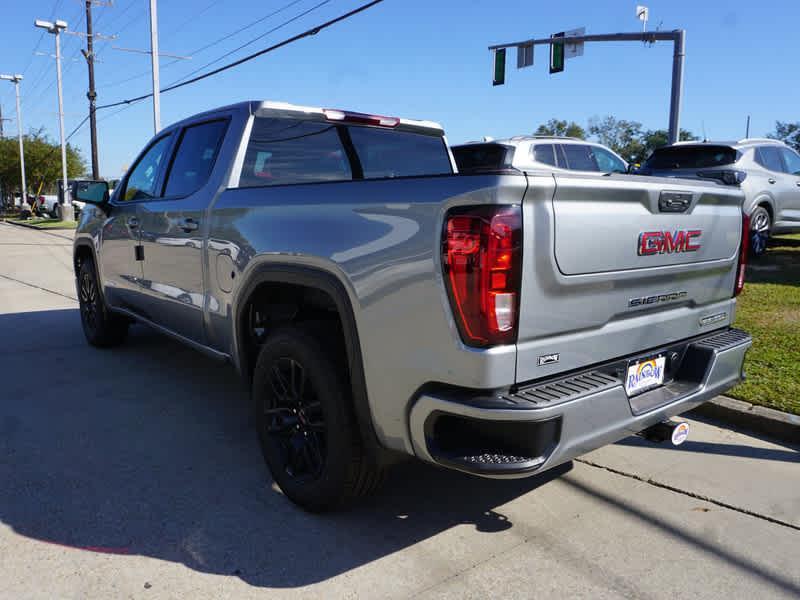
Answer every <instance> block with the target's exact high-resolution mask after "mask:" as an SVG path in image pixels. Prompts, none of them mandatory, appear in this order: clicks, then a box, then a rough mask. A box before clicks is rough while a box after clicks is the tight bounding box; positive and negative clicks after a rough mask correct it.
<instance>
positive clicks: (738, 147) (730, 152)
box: [637, 138, 800, 255]
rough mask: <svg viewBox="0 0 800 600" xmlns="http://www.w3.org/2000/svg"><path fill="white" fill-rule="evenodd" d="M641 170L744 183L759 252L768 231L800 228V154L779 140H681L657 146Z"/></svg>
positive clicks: (752, 243)
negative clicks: (670, 144)
mask: <svg viewBox="0 0 800 600" xmlns="http://www.w3.org/2000/svg"><path fill="white" fill-rule="evenodd" d="M637 173H638V174H641V175H658V176H662V177H664V176H666V177H684V178H699V179H710V180H716V181H718V182H719V183H720V184H723V185H739V186H741V188H742V191H743V192H744V195H745V200H744V207H743V210H744V213H745V214H746V215H747V216H748V217H749V220H750V248H751V249H752V252H753V253H754V254H756V255H758V254H762V253H763V252H764V251H765V250H766V248H767V240H768V239H769V236H770V235H774V234H776V233H794V232H800V154H798V153H797V152H795V151H794V150H793V149H792V148H790V147H789V146H787V145H786V144H784V143H783V142H781V141H779V140H773V139H768V138H750V139H744V140H739V141H738V142H680V143H677V144H674V145H672V146H663V147H661V148H658V149H657V150H655V151H654V152H653V154H652V155H651V156H650V158H648V159H647V160H646V161H645V162H644V163H643V164H642V166H641V168H640V169H639V170H638V171H637Z"/></svg>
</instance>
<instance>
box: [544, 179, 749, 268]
mask: <svg viewBox="0 0 800 600" xmlns="http://www.w3.org/2000/svg"><path fill="white" fill-rule="evenodd" d="M626 179H627V180H621V179H618V178H611V177H592V178H591V179H589V178H585V177H584V178H580V177H570V176H566V177H563V176H560V175H559V176H556V193H555V196H554V198H553V213H554V219H555V256H556V261H557V263H558V268H559V270H560V271H561V272H562V273H564V274H565V275H581V274H586V273H603V272H614V271H624V270H632V269H649V268H653V267H663V266H668V265H685V264H692V263H699V262H704V261H714V260H722V259H730V258H732V257H734V256H736V253H737V250H738V246H739V238H740V230H739V227H740V225H741V215H740V213H739V210H738V206H736V205H734V204H733V203H725V202H724V200H723V199H722V198H721V196H720V194H719V193H717V192H719V191H724V188H722V187H721V186H718V185H714V187H712V188H711V189H698V188H697V187H696V186H693V185H691V184H688V185H687V184H684V185H680V183H682V182H678V181H674V182H672V181H663V183H662V182H659V184H657V185H641V184H640V185H633V184H632V182H631V181H630V180H629V179H630V178H626ZM637 183H639V182H637Z"/></svg>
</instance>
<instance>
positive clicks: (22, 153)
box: [0, 75, 28, 203]
mask: <svg viewBox="0 0 800 600" xmlns="http://www.w3.org/2000/svg"><path fill="white" fill-rule="evenodd" d="M0 79H4V80H6V81H10V82H12V83H13V84H14V88H15V90H16V93H17V137H18V138H19V166H20V171H21V172H22V202H23V203H24V202H25V201H26V200H27V199H28V186H27V182H26V181H25V151H24V150H23V147H22V109H21V108H20V105H19V82H20V81H22V75H0Z"/></svg>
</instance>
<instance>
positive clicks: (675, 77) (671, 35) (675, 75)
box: [489, 29, 686, 144]
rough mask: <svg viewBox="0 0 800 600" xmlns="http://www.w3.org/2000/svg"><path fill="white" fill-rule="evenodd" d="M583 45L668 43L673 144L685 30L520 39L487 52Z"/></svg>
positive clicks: (684, 51)
mask: <svg viewBox="0 0 800 600" xmlns="http://www.w3.org/2000/svg"><path fill="white" fill-rule="evenodd" d="M583 42H645V43H651V44H652V43H653V42H672V44H673V48H674V52H673V55H672V90H671V92H670V103H669V143H670V144H674V143H675V142H677V141H678V137H679V135H680V114H681V98H682V96H683V61H684V58H685V55H686V31H685V30H683V29H675V30H674V31H644V32H642V31H639V32H636V33H600V34H593V35H576V36H568V37H559V38H550V37H547V38H540V39H531V40H522V41H520V42H512V43H509V44H496V45H494V46H489V50H500V49H502V48H516V47H519V46H544V45H548V46H549V45H551V44H553V43H557V44H565V45H569V44H578V43H583Z"/></svg>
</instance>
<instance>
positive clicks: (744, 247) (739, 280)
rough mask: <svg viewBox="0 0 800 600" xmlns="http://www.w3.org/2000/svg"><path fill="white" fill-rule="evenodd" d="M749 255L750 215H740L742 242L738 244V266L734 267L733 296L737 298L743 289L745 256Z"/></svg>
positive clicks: (745, 267) (745, 265)
mask: <svg viewBox="0 0 800 600" xmlns="http://www.w3.org/2000/svg"><path fill="white" fill-rule="evenodd" d="M749 253H750V215H745V214H742V242H741V243H740V244H739V264H738V266H737V267H736V285H734V287H733V295H734V297H735V296H738V295H739V294H740V293H741V292H742V290H743V289H744V275H745V271H746V270H747V255H748V254H749Z"/></svg>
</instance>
